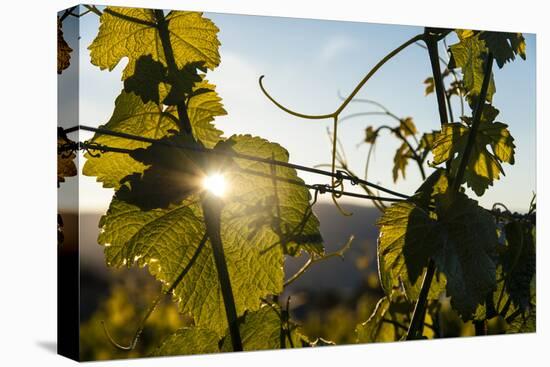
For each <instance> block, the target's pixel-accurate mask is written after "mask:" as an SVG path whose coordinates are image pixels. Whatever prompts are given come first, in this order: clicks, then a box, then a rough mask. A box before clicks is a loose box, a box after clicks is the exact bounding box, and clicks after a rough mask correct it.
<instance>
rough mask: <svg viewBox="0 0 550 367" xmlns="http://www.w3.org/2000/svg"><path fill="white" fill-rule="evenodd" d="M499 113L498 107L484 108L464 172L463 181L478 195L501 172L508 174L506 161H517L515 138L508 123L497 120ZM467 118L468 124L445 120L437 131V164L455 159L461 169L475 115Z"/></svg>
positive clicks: (435, 162)
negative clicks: (505, 170) (472, 118)
mask: <svg viewBox="0 0 550 367" xmlns="http://www.w3.org/2000/svg"><path fill="white" fill-rule="evenodd" d="M497 115H498V110H497V109H496V108H494V107H492V106H490V105H486V106H485V108H484V109H483V114H482V117H481V122H480V125H479V128H478V132H477V135H476V140H475V143H474V146H473V149H472V151H471V153H470V156H469V160H468V164H467V166H466V170H465V173H464V178H463V182H462V183H464V182H465V183H466V184H467V185H468V186H469V187H470V188H472V190H473V191H474V192H475V193H476V194H477V195H478V196H481V195H483V193H484V192H485V190H486V189H487V188H488V187H489V186H491V185H492V184H493V182H494V181H495V180H497V179H499V177H500V174H501V173H502V174H504V170H503V168H502V165H501V163H502V162H507V163H509V164H514V162H515V160H514V149H515V145H514V138H513V137H512V135H511V134H510V131H509V130H508V126H507V125H506V124H503V123H502V122H495V121H493V120H494V119H495V117H496V116H497ZM463 121H464V122H465V123H464V124H461V123H451V124H445V125H444V126H443V127H442V130H441V132H440V133H438V134H437V136H436V140H435V143H434V146H433V150H432V151H433V154H434V161H433V163H434V164H435V165H438V164H441V163H443V162H446V161H448V160H450V159H452V164H451V172H452V173H453V174H456V172H457V170H458V166H459V164H460V160H461V159H462V157H463V153H464V150H465V148H466V143H467V141H468V134H469V132H470V127H469V124H470V123H471V118H463ZM489 148H490V149H491V150H489Z"/></svg>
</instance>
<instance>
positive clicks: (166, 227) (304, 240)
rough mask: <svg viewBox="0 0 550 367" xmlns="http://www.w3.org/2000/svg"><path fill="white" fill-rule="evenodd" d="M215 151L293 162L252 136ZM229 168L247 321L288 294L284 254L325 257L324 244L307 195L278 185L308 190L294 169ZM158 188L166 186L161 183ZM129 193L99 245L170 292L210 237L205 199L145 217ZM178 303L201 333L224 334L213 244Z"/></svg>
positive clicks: (226, 219) (225, 238)
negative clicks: (271, 299)
mask: <svg viewBox="0 0 550 367" xmlns="http://www.w3.org/2000/svg"><path fill="white" fill-rule="evenodd" d="M155 147H156V146H155ZM169 149H178V148H169ZM216 149H219V150H220V151H225V152H237V153H244V154H251V155H255V156H257V157H262V158H268V157H269V158H271V157H273V158H274V159H277V160H284V161H288V152H287V151H286V150H284V149H283V148H282V147H280V146H279V145H277V144H274V143H270V142H268V141H266V140H263V139H260V138H255V137H251V136H248V135H246V136H233V137H231V138H229V139H228V140H227V141H225V142H223V143H220V144H218V146H217V147H216ZM159 158H160V159H163V157H162V156H161V157H159ZM155 164H158V162H153V165H155ZM181 164H182V165H186V164H189V162H188V161H182V162H181ZM172 168H174V167H172ZM223 168H224V169H225V170H226V171H222V172H221V173H222V174H224V175H225V179H226V182H227V185H228V194H227V198H226V199H225V204H224V208H223V211H222V226H221V237H222V242H223V245H224V251H225V255H226V261H227V266H228V270H229V274H230V279H231V283H232V288H233V293H234V297H235V303H236V308H237V312H238V314H239V315H242V314H243V313H244V312H245V311H246V310H256V309H258V308H259V307H260V304H261V301H260V299H261V298H262V297H266V296H267V295H270V294H278V293H280V292H281V291H282V285H283V275H284V274H283V261H284V257H283V254H284V253H291V254H298V253H299V252H300V251H301V250H307V251H315V252H317V253H322V252H323V247H322V242H321V241H322V238H321V236H320V234H319V228H318V227H319V222H318V220H317V218H316V217H315V215H314V214H313V213H312V212H311V210H310V208H309V200H310V199H311V197H310V194H309V192H308V190H307V189H306V188H304V187H302V186H297V185H292V184H290V183H288V182H285V181H281V182H279V181H276V180H275V181H274V179H273V177H278V178H283V179H289V180H290V179H292V180H296V181H298V182H302V181H300V179H299V178H298V176H297V175H296V171H295V170H294V169H290V168H286V167H276V168H275V172H274V174H275V176H272V175H271V173H272V172H271V167H270V165H269V164H265V163H260V162H253V161H248V160H242V159H236V158H235V159H233V162H232V163H231V162H227V164H225V165H224V166H223ZM205 173H207V172H205ZM144 177H145V176H144ZM159 180H160V182H162V177H161V178H160V179H159ZM187 181H188V179H187V180H186V181H184V182H182V185H186V184H187ZM124 192H125V191H124V189H122V190H121V191H119V192H118V193H117V194H116V195H115V199H114V200H113V201H112V203H111V206H110V208H109V211H108V212H107V215H105V216H104V217H103V218H102V220H101V223H100V227H101V228H102V232H101V234H100V237H99V243H100V244H102V245H104V246H105V254H106V259H107V263H108V264H109V265H111V266H122V265H127V266H130V265H132V264H134V263H136V264H138V265H139V266H145V265H147V266H148V268H149V271H150V272H151V273H152V274H153V275H154V276H155V277H156V278H157V279H159V280H160V281H162V282H163V283H164V284H165V287H168V286H169V284H171V283H172V282H173V281H174V279H176V277H177V276H178V274H179V273H180V272H181V271H182V269H183V268H184V267H185V266H186V265H187V264H188V263H189V261H190V259H191V258H192V257H193V254H194V252H195V251H196V249H197V246H198V245H199V243H200V241H201V238H202V237H203V235H204V232H205V229H204V224H203V222H204V219H203V216H202V210H201V208H200V197H199V194H198V193H195V194H194V195H191V196H189V197H187V200H185V201H183V199H184V198H183V197H182V198H181V201H180V203H179V204H171V205H169V206H168V207H167V208H158V209H150V208H147V210H144V209H143V208H140V207H139V206H137V205H134V204H132V203H128V202H124V201H123V200H121V198H123V197H124V195H121V194H122V193H124ZM172 199H174V198H172ZM171 202H172V203H174V202H176V200H172V201H171ZM174 298H175V300H176V301H177V302H178V303H179V307H180V310H181V311H182V312H183V313H186V314H187V313H189V314H190V315H191V316H192V317H193V318H194V320H195V323H196V325H197V326H200V327H205V328H208V329H211V330H213V331H215V332H216V333H218V335H222V334H223V332H224V330H225V329H226V326H227V323H226V316H225V311H224V306H223V301H222V297H221V290H220V288H219V285H218V278H217V272H216V268H215V266H214V261H213V258H212V250H211V247H210V244H209V243H207V244H206V246H205V247H204V249H202V251H201V252H200V254H199V255H198V257H197V259H196V261H195V263H194V264H193V265H192V267H191V268H190V270H189V272H188V273H187V275H186V277H185V281H183V282H181V283H180V284H179V285H178V286H177V287H176V289H175V291H174Z"/></svg>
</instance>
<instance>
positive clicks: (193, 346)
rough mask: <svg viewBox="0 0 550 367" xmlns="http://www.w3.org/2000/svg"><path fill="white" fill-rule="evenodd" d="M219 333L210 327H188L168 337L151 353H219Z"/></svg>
mask: <svg viewBox="0 0 550 367" xmlns="http://www.w3.org/2000/svg"><path fill="white" fill-rule="evenodd" d="M218 339H219V337H218V335H217V334H216V333H215V332H213V331H210V330H208V329H203V328H198V327H186V328H183V329H179V330H178V331H176V332H175V333H174V334H172V335H170V336H169V337H168V338H166V339H165V340H164V341H163V343H162V344H161V345H160V346H159V347H158V348H157V349H156V350H155V351H154V352H153V353H152V354H151V356H154V357H161V356H177V355H189V354H207V353H217V352H219V351H220V350H219V348H218Z"/></svg>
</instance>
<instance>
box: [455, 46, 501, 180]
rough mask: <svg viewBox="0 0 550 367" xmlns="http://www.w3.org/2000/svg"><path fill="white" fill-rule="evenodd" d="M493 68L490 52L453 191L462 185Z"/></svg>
mask: <svg viewBox="0 0 550 367" xmlns="http://www.w3.org/2000/svg"><path fill="white" fill-rule="evenodd" d="M492 68H493V54H492V53H491V52H489V53H488V55H487V60H486V61H485V70H484V74H483V83H482V84H481V91H480V93H479V98H478V100H477V104H476V109H475V112H474V118H473V121H472V126H471V128H470V132H469V133H468V140H467V142H466V147H465V148H464V154H463V155H462V158H461V160H460V165H459V166H458V171H457V173H456V177H455V178H454V181H453V189H454V190H458V189H459V188H460V185H461V184H462V180H463V178H464V173H465V171H466V166H467V165H468V162H469V161H470V154H471V152H472V149H473V147H474V143H475V140H476V135H477V131H478V129H479V124H480V123H481V115H482V113H483V106H485V99H486V98H487V90H488V89H489V82H490V81H491V74H492Z"/></svg>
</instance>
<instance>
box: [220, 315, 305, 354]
mask: <svg viewBox="0 0 550 367" xmlns="http://www.w3.org/2000/svg"><path fill="white" fill-rule="evenodd" d="M239 321H240V325H239V333H240V335H241V341H242V343H243V350H245V351H253V350H266V349H286V348H300V347H302V341H305V340H306V339H305V337H303V336H302V335H301V334H300V333H299V331H298V328H297V327H296V325H295V324H294V323H292V322H288V325H287V323H286V322H284V321H282V320H281V309H280V308H279V307H278V306H275V305H263V306H262V307H261V308H260V309H259V310H257V311H252V312H247V313H246V314H245V315H244V316H243V317H242V318H241V320H239ZM221 350H222V351H225V352H230V351H232V346H231V336H230V335H229V331H228V332H227V336H226V337H225V338H224V340H223V343H222V346H221Z"/></svg>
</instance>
